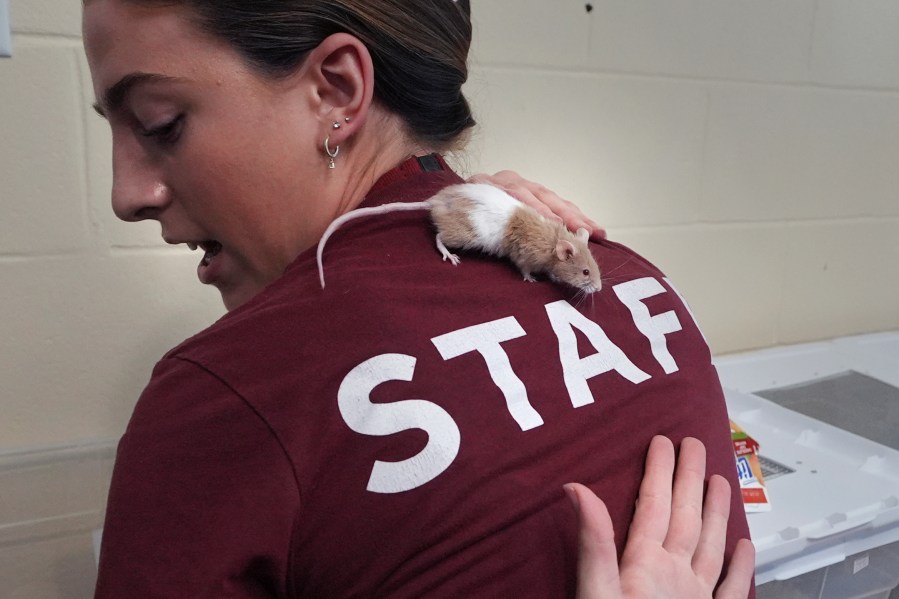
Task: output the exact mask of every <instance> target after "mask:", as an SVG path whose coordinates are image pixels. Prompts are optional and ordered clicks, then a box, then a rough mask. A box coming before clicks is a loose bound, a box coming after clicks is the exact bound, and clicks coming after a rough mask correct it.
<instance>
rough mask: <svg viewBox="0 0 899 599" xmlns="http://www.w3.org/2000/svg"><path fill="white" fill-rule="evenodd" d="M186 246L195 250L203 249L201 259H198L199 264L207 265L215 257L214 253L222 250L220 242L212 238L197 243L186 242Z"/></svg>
mask: <svg viewBox="0 0 899 599" xmlns="http://www.w3.org/2000/svg"><path fill="white" fill-rule="evenodd" d="M187 247H189V248H190V249H191V250H195V249H197V248H200V249H201V250H203V252H204V253H203V259H202V260H200V265H201V266H208V265H209V263H210V262H212V259H213V258H215V256H216V254H218V253H219V252H220V251H222V244H220V243H219V242H218V241H215V240H214V239H207V240H206V241H201V242H199V243H188V244H187Z"/></svg>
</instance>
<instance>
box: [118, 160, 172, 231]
mask: <svg viewBox="0 0 899 599" xmlns="http://www.w3.org/2000/svg"><path fill="white" fill-rule="evenodd" d="M170 202H171V192H170V190H169V188H168V186H166V185H165V183H164V182H163V181H162V178H161V177H160V176H159V173H158V169H157V168H154V167H153V165H151V164H148V163H147V161H146V160H143V159H142V158H141V157H140V156H139V155H137V153H136V152H133V151H131V150H129V148H128V147H127V146H123V145H122V144H115V143H114V144H113V153H112V210H113V212H115V215H116V216H117V217H119V218H120V219H122V220H124V221H128V222H136V221H141V220H147V219H157V220H158V218H159V214H160V213H161V212H162V211H163V210H165V208H166V207H167V206H168V205H169V203H170Z"/></svg>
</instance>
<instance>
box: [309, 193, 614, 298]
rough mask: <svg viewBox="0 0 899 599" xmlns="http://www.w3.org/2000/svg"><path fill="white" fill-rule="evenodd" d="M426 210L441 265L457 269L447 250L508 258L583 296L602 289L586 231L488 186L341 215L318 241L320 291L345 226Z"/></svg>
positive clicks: (530, 277) (529, 277)
mask: <svg viewBox="0 0 899 599" xmlns="http://www.w3.org/2000/svg"><path fill="white" fill-rule="evenodd" d="M406 210H428V211H430V216H431V221H432V222H433V224H434V227H435V228H436V229H437V235H436V236H435V239H434V242H435V244H436V246H437V250H438V251H439V252H440V254H441V255H442V256H443V260H444V261H446V260H449V261H450V263H451V264H453V265H458V264H459V263H460V262H461V259H460V258H459V256H458V255H456V254H454V253H452V252H451V251H450V250H449V248H453V249H457V250H478V251H481V252H484V253H486V254H490V255H493V256H497V257H499V258H508V259H509V260H511V261H512V263H513V264H514V265H515V266H516V267H517V268H518V270H519V271H520V272H521V274H522V275H523V276H524V280H525V281H536V279H535V278H534V275H535V274H537V275H546V276H547V277H549V279H550V280H551V281H554V282H556V283H561V284H564V285H568V286H569V287H573V288H574V289H576V290H577V291H579V292H581V293H584V294H591V293H595V292H597V291H599V290H600V289H601V288H602V281H601V279H600V271H599V266H598V265H597V264H596V260H595V259H594V258H593V254H592V253H591V252H590V249H589V247H588V246H587V239H588V237H589V235H588V233H587V230H586V229H583V228H582V229H578V230H577V232H576V233H572V232H571V231H569V230H568V229H567V228H565V225H563V224H562V223H561V222H555V221H550V220H547V219H546V218H544V217H543V216H542V215H540V214H538V213H537V211H536V210H534V209H533V208H531V207H530V206H527V205H525V204H524V203H522V202H521V201H519V200H517V199H515V198H514V197H512V196H511V195H509V194H508V193H507V192H505V191H504V190H502V189H500V188H499V187H495V186H493V185H488V184H486V183H459V184H456V185H450V186H449V187H445V188H443V189H442V190H440V191H439V192H437V194H435V195H434V196H432V197H430V198H428V199H427V200H424V201H422V202H395V203H392V204H383V205H381V206H373V207H366V208H357V209H355V210H351V211H349V212H347V213H345V214H342V215H341V216H338V217H337V218H336V219H334V221H333V222H331V224H330V225H328V228H327V229H326V230H325V232H324V234H323V235H322V238H321V240H320V241H319V242H318V251H317V254H316V258H317V261H318V276H319V281H320V283H321V286H322V289H324V287H325V273H324V266H323V261H322V255H323V253H324V248H325V244H326V243H327V242H328V239H329V238H330V237H331V235H332V234H333V233H334V232H335V231H336V230H337V229H339V228H340V227H341V226H342V225H344V224H345V223H347V222H349V221H351V220H355V219H357V218H362V217H365V216H373V215H378V214H387V213H390V212H397V211H406Z"/></svg>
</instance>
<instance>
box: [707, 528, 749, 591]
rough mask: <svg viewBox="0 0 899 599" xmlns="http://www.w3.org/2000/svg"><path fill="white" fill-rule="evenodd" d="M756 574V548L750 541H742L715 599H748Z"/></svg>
mask: <svg viewBox="0 0 899 599" xmlns="http://www.w3.org/2000/svg"><path fill="white" fill-rule="evenodd" d="M754 572H755V547H753V546H752V542H751V541H750V540H749V539H740V540H739V541H738V542H737V546H736V548H735V549H734V554H733V556H732V557H731V559H730V565H729V566H728V568H727V576H725V577H724V580H723V581H722V582H721V586H720V587H718V590H717V591H716V592H715V599H746V597H748V596H749V588H750V586H751V585H752V576H753V573H754Z"/></svg>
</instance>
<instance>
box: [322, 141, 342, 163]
mask: <svg viewBox="0 0 899 599" xmlns="http://www.w3.org/2000/svg"><path fill="white" fill-rule="evenodd" d="M330 141H331V136H330V135H329V136H327V137H326V138H325V154H327V155H328V168H334V166H335V165H334V159H335V158H337V154H338V153H339V152H340V146H334V151H333V152H332V151H331V147H330V146H329V142H330Z"/></svg>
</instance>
